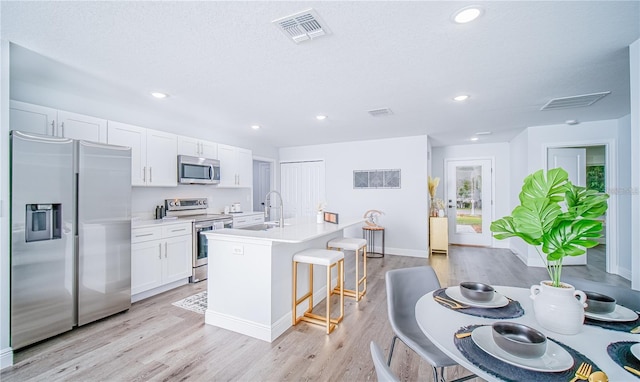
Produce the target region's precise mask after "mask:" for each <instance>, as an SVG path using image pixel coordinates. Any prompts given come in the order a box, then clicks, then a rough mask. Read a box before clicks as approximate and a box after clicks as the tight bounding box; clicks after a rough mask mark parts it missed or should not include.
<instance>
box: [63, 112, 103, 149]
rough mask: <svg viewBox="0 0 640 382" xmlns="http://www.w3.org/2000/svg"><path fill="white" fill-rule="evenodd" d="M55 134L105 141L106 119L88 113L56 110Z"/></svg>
mask: <svg viewBox="0 0 640 382" xmlns="http://www.w3.org/2000/svg"><path fill="white" fill-rule="evenodd" d="M56 135H57V136H59V137H65V138H73V139H84V140H85V141H93V142H100V143H107V121H106V120H105V119H100V118H96V117H91V116H88V115H82V114H76V113H71V112H68V111H63V110H59V111H58V131H57V134H56Z"/></svg>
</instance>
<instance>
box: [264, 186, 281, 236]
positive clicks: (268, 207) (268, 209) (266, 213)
mask: <svg viewBox="0 0 640 382" xmlns="http://www.w3.org/2000/svg"><path fill="white" fill-rule="evenodd" d="M271 194H276V195H278V198H279V199H280V219H278V226H279V227H280V228H283V227H284V204H283V203H282V195H280V193H279V192H278V191H276V190H273V191H269V192H268V193H267V195H266V196H265V197H264V217H265V219H266V218H268V217H269V215H270V213H271V204H270V203H269V202H270V201H269V196H270V195H271Z"/></svg>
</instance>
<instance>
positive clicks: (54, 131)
mask: <svg viewBox="0 0 640 382" xmlns="http://www.w3.org/2000/svg"><path fill="white" fill-rule="evenodd" d="M51 135H54V136H55V135H56V120H55V119H54V120H52V121H51Z"/></svg>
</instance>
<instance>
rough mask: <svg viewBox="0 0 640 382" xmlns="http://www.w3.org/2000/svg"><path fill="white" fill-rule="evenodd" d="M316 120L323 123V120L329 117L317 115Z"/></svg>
mask: <svg viewBox="0 0 640 382" xmlns="http://www.w3.org/2000/svg"><path fill="white" fill-rule="evenodd" d="M316 119H317V120H318V121H323V120H325V119H327V116H326V115H316Z"/></svg>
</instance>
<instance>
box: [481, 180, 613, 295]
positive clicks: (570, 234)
mask: <svg viewBox="0 0 640 382" xmlns="http://www.w3.org/2000/svg"><path fill="white" fill-rule="evenodd" d="M608 198H609V195H607V194H599V193H597V192H596V191H593V190H587V189H586V188H584V187H579V186H575V185H573V184H572V183H571V182H570V181H569V175H568V174H567V172H566V171H565V170H563V169H561V168H554V169H551V170H549V171H547V172H546V174H545V172H544V171H543V170H539V171H536V172H535V173H533V174H531V175H529V176H527V177H526V178H525V179H524V184H523V185H522V190H521V191H520V195H519V199H520V205H519V206H517V207H516V208H514V209H513V211H512V212H511V215H510V216H505V217H503V218H501V219H498V220H496V221H494V222H492V223H491V231H492V232H493V233H494V235H493V236H494V237H495V238H496V239H498V240H503V239H506V238H509V237H519V238H521V239H522V240H524V241H525V242H526V243H527V244H530V245H533V246H534V247H535V248H536V250H537V251H538V253H539V254H540V256H541V257H542V260H543V261H544V262H545V264H546V265H547V270H548V272H549V276H550V277H551V280H552V281H553V285H554V286H559V285H560V273H561V269H562V259H563V258H564V257H565V256H580V255H582V254H584V253H585V248H591V247H594V246H596V245H597V244H598V242H597V240H596V239H597V238H599V237H601V236H602V222H600V221H598V220H595V219H596V218H598V217H600V216H602V214H604V213H605V211H606V210H607V207H608V205H607V199H608ZM540 251H542V253H541V252H540ZM543 254H544V255H546V256H543Z"/></svg>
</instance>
